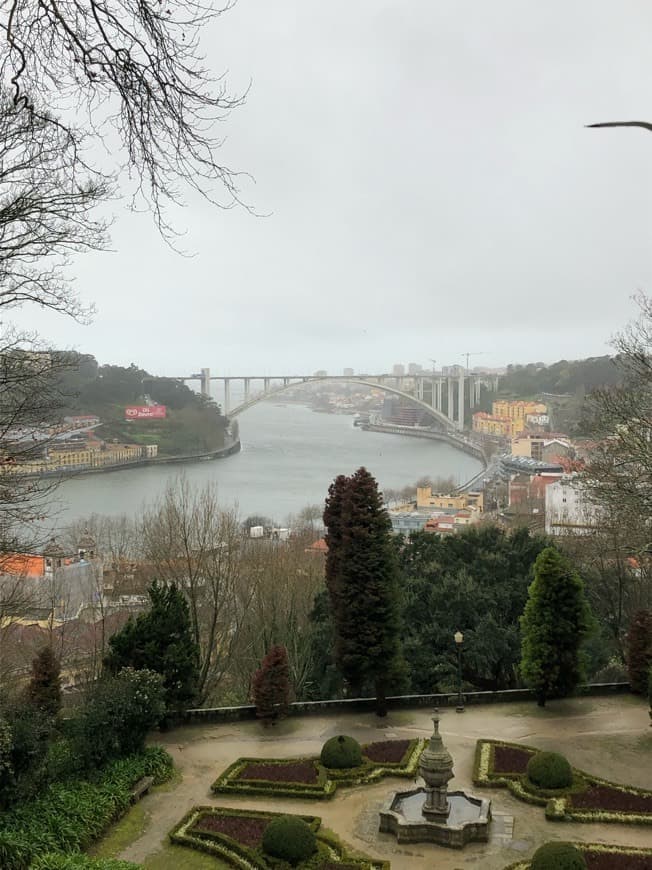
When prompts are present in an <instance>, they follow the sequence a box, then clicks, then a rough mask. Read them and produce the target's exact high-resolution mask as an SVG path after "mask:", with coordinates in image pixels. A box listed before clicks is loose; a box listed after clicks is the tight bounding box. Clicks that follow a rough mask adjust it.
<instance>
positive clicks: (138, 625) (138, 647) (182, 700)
mask: <svg viewBox="0 0 652 870" xmlns="http://www.w3.org/2000/svg"><path fill="white" fill-rule="evenodd" d="M148 592H149V597H150V602H151V607H150V609H149V610H148V611H147V613H142V614H141V615H140V616H138V617H137V618H136V619H135V620H133V619H130V620H129V622H127V624H126V625H125V626H124V628H123V629H122V630H121V631H119V632H117V633H116V634H114V635H113V637H112V638H111V639H110V640H109V652H108V654H107V656H106V658H105V660H104V666H105V668H106V669H107V671H109V672H110V673H113V674H117V673H118V671H120V670H122V669H123V668H134V669H135V670H143V669H147V670H151V671H156V673H158V674H160V675H161V676H162V677H163V686H164V688H165V703H166V707H167V709H168V710H179V709H181V708H183V707H184V706H185V705H187V704H189V703H192V702H193V701H194V699H195V696H196V693H197V681H198V676H199V651H198V648H197V644H196V642H195V639H194V636H193V632H192V626H191V622H190V611H189V608H188V602H187V601H186V599H185V598H184V596H183V593H182V592H181V590H180V589H178V588H177V586H176V585H175V584H174V583H172V584H170V585H169V586H164V585H162V584H159V583H156V582H154V583H153V584H152V585H151V586H150V588H149V590H148Z"/></svg>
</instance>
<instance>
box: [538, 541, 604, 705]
mask: <svg viewBox="0 0 652 870" xmlns="http://www.w3.org/2000/svg"><path fill="white" fill-rule="evenodd" d="M590 628H591V616H590V611H589V606H588V603H587V601H586V598H585V595H584V586H583V583H582V580H581V579H580V577H579V575H578V574H577V573H576V571H574V570H573V568H572V567H571V565H570V563H569V562H568V561H567V560H566V559H564V557H563V556H561V554H560V553H559V552H558V551H557V550H555V549H554V548H552V547H547V548H546V549H545V550H543V551H542V552H541V553H540V554H539V556H538V557H537V560H536V563H535V566H534V582H533V583H532V585H531V586H530V590H529V598H528V601H527V604H526V606H525V611H524V613H523V616H522V618H521V631H522V639H521V646H522V661H521V673H522V675H523V678H524V679H525V680H526V681H527V682H528V683H529V684H530V685H531V686H532V688H533V689H534V691H535V692H536V696H537V702H538V704H539V705H540V706H544V705H545V703H546V700H547V699H548V698H560V697H561V698H563V697H565V696H566V695H568V694H570V693H571V692H572V691H573V689H574V688H575V687H576V686H577V684H578V683H579V682H580V680H581V679H582V674H583V669H582V661H581V656H580V647H581V645H582V641H583V640H584V638H585V637H586V635H587V634H588V633H589V630H590Z"/></svg>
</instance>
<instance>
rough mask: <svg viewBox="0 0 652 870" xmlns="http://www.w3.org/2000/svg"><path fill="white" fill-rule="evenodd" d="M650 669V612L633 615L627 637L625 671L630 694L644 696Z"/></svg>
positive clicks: (651, 643)
mask: <svg viewBox="0 0 652 870" xmlns="http://www.w3.org/2000/svg"><path fill="white" fill-rule="evenodd" d="M651 667H652V610H639V611H638V613H635V614H634V617H633V619H632V623H631V625H630V627H629V633H628V635H627V670H628V672H629V684H630V686H631V689H632V692H636V693H637V694H639V695H644V694H645V691H646V689H647V682H648V674H649V672H650V668H651Z"/></svg>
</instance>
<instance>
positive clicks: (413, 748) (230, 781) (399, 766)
mask: <svg viewBox="0 0 652 870" xmlns="http://www.w3.org/2000/svg"><path fill="white" fill-rule="evenodd" d="M426 743H427V740H424V739H423V738H417V739H414V740H410V741H409V744H408V748H407V749H406V751H405V753H404V755H403V758H402V759H401V760H400V761H398V762H396V761H394V762H385V763H382V764H381V763H379V762H374V761H370V760H368V759H367V760H365V761H364V762H363V763H362V764H361V765H359V766H358V767H352V768H348V769H345V770H334V769H333V768H327V767H324V766H323V765H322V764H321V763H320V761H319V759H318V758H316V757H314V756H309V757H301V758H238V759H237V760H236V761H234V762H233V764H231V765H229V767H227V768H226V770H224V771H223V772H222V773H221V774H220V775H219V776H218V778H217V779H216V780H215V782H214V783H213V784H212V786H211V791H212V792H213V793H214V794H223V793H230V794H250V795H274V797H305V798H313V799H316V800H328V799H329V798H331V797H333V795H334V794H335V791H336V790H337V788H338V787H340V786H352V785H368V784H369V783H373V782H378V780H380V779H382V777H384V776H400V777H406V778H412V777H413V776H414V775H415V773H416V770H417V765H418V763H419V758H420V757H421V753H422V752H423V750H424V748H425V746H426ZM362 751H363V756H364V747H363V750H362ZM289 761H291V762H297V761H311V762H314V763H315V764H316V765H317V770H318V781H317V783H315V784H313V785H310V784H307V783H289V782H288V783H285V782H278V781H276V780H269V779H246V780H245V779H238V774H239V773H240V771H241V770H242V769H243V768H244V767H246V765H247V764H278V765H282V764H287V763H288V762H289Z"/></svg>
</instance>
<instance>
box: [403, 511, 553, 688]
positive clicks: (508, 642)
mask: <svg viewBox="0 0 652 870" xmlns="http://www.w3.org/2000/svg"><path fill="white" fill-rule="evenodd" d="M545 546H546V539H545V538H543V537H541V536H538V535H532V534H530V532H529V531H528V530H527V529H524V528H522V529H517V530H516V531H514V532H512V533H509V532H505V531H503V530H502V529H499V528H498V527H497V526H493V525H491V526H490V525H486V526H481V527H478V528H469V529H465V530H464V531H462V532H460V533H459V534H457V535H451V536H450V537H446V538H443V537H440V536H439V535H432V534H428V533H427V532H419V533H416V534H413V535H411V536H410V538H409V540H407V541H405V542H404V543H403V545H402V546H401V548H400V552H399V563H400V568H401V574H402V579H401V584H400V586H401V590H402V592H403V597H404V609H403V612H404V624H405V627H404V631H403V638H404V640H403V649H404V652H405V658H406V660H407V662H408V665H409V671H410V679H411V685H410V690H411V691H412V692H426V693H427V692H433V691H450V690H451V689H453V688H454V687H455V684H456V666H457V664H456V649H455V643H454V641H453V635H454V634H455V632H456V631H457V630H458V629H459V630H461V631H462V632H463V633H464V647H463V655H462V671H463V678H464V681H465V682H466V683H469V684H470V685H472V686H473V687H475V688H478V689H491V690H495V689H504V688H510V687H513V686H515V685H516V682H517V667H518V663H519V661H520V652H521V649H520V631H519V618H520V616H521V614H522V612H523V608H524V607H525V603H526V601H527V592H528V587H529V585H530V583H531V581H532V567H533V564H534V561H535V559H536V558H537V556H538V554H539V553H540V552H541V550H543V549H544V547H545Z"/></svg>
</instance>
